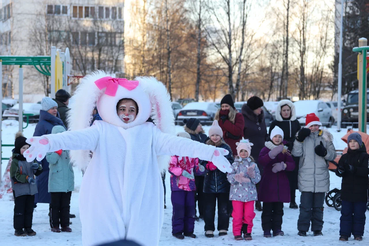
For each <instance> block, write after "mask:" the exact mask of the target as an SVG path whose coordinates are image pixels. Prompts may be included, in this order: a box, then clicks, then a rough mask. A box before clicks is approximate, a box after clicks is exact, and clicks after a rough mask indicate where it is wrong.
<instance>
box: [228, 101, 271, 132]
mask: <svg viewBox="0 0 369 246" xmlns="http://www.w3.org/2000/svg"><path fill="white" fill-rule="evenodd" d="M245 103H246V102H235V103H234V107H235V108H236V109H237V111H238V112H240V113H242V106H243V105H244V104H245ZM263 112H264V119H265V125H266V126H267V127H269V126H270V124H272V122H273V120H274V116H273V115H272V114H271V113H270V112H269V111H268V110H267V109H266V108H265V107H264V106H263Z"/></svg>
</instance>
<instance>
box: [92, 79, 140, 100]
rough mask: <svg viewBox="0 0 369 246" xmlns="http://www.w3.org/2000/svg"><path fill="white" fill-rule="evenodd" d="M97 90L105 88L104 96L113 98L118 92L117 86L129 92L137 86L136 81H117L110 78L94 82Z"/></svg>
mask: <svg viewBox="0 0 369 246" xmlns="http://www.w3.org/2000/svg"><path fill="white" fill-rule="evenodd" d="M95 84H96V86H97V88H99V89H100V90H102V89H104V88H106V90H105V94H106V95H108V96H112V97H114V96H115V94H116V93H117V90H118V85H120V86H123V87H124V88H126V89H127V90H129V91H131V90H133V89H135V88H136V87H137V86H138V81H135V80H128V79H119V78H112V77H104V78H101V79H98V80H96V81H95Z"/></svg>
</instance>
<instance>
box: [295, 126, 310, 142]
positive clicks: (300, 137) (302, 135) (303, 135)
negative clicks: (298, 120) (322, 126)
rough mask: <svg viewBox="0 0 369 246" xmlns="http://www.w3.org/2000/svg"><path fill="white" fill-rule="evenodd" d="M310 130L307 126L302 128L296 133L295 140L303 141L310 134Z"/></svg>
mask: <svg viewBox="0 0 369 246" xmlns="http://www.w3.org/2000/svg"><path fill="white" fill-rule="evenodd" d="M310 133H311V131H310V129H309V128H302V129H301V130H300V131H299V133H297V137H296V140H297V141H299V142H303V141H304V140H305V138H307V137H308V136H309V135H310Z"/></svg>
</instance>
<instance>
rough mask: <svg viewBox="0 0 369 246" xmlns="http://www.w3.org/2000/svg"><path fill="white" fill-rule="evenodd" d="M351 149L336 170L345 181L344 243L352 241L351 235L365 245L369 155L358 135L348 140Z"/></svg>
mask: <svg viewBox="0 0 369 246" xmlns="http://www.w3.org/2000/svg"><path fill="white" fill-rule="evenodd" d="M347 145H348V151H347V153H346V154H344V155H343V156H342V157H341V159H340V161H339V163H338V168H337V169H336V174H337V176H339V177H342V186H341V200H342V210H341V219H340V220H341V223H340V241H348V238H349V237H350V236H351V234H352V235H353V236H354V239H355V240H358V241H361V240H362V239H363V238H362V236H363V234H364V226H365V211H366V202H367V190H368V158H369V155H368V154H367V153H366V148H365V144H364V143H363V141H362V140H361V136H360V134H359V133H357V132H354V133H352V134H350V135H349V136H348V139H347Z"/></svg>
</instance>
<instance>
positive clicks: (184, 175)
mask: <svg viewBox="0 0 369 246" xmlns="http://www.w3.org/2000/svg"><path fill="white" fill-rule="evenodd" d="M182 176H183V177H186V178H188V179H194V178H195V176H194V175H193V173H192V172H191V173H189V172H187V171H186V170H183V172H182Z"/></svg>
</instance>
